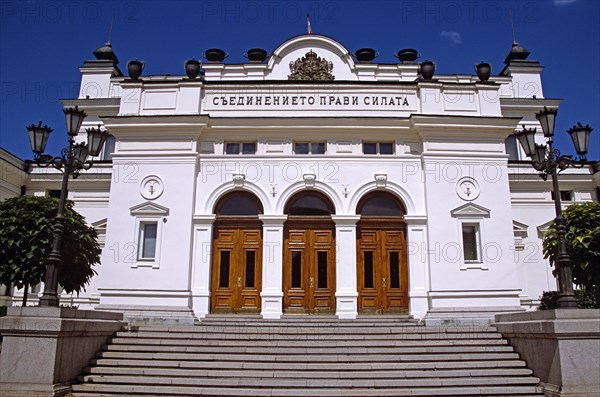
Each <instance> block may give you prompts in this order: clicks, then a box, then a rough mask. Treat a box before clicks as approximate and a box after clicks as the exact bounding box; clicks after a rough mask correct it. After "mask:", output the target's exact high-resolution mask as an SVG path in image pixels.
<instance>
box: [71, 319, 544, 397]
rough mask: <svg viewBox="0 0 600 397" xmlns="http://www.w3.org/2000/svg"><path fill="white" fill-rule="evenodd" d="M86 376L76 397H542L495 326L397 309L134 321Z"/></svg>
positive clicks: (79, 386) (521, 362) (99, 356)
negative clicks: (172, 323)
mask: <svg viewBox="0 0 600 397" xmlns="http://www.w3.org/2000/svg"><path fill="white" fill-rule="evenodd" d="M79 381H80V382H83V383H82V384H78V385H74V386H73V395H74V396H75V397H84V396H87V397H92V396H126V395H132V396H215V397H216V396H240V397H241V396H254V397H256V396H298V397H300V396H320V397H329V396H360V397H369V396H380V397H382V396H418V397H425V396H456V397H459V396H460V397H466V396H504V397H509V396H520V397H526V396H529V397H531V396H540V395H541V391H540V389H539V387H538V383H539V379H537V378H535V377H534V376H532V371H531V370H529V369H527V368H526V365H525V362H524V361H523V360H520V359H519V356H518V354H516V353H515V352H514V350H513V348H512V347H511V346H510V345H509V344H508V342H507V341H506V340H505V339H503V338H502V336H501V335H500V334H499V333H498V332H497V331H496V329H495V328H494V327H490V326H468V327H424V326H420V325H416V324H415V322H414V321H413V320H411V319H410V318H409V317H408V316H404V317H401V316H397V315H389V316H361V317H360V318H359V319H356V320H339V319H337V318H335V317H332V316H329V317H327V316H288V315H286V316H284V318H283V319H281V320H273V321H270V320H263V319H261V318H260V317H259V316H253V315H248V316H242V317H240V316H227V315H210V316H209V317H207V318H206V319H202V321H201V322H199V323H198V325H197V326H195V327H189V326H176V327H167V326H153V325H152V326H150V325H144V326H132V327H129V328H128V329H126V330H124V331H122V332H119V333H117V335H115V337H114V338H113V339H112V340H111V341H110V343H109V344H108V345H107V346H105V349H104V351H102V352H101V353H99V354H98V356H97V358H96V359H94V360H92V362H91V363H90V367H88V368H87V369H86V370H85V373H84V375H82V376H81V377H80V378H79Z"/></svg>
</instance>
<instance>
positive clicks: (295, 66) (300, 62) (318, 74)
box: [288, 50, 335, 80]
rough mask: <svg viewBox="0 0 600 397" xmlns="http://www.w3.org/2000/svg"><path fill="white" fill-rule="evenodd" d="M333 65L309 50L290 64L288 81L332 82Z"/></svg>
mask: <svg viewBox="0 0 600 397" xmlns="http://www.w3.org/2000/svg"><path fill="white" fill-rule="evenodd" d="M332 70H333V63H332V62H331V61H328V60H326V59H323V58H321V57H319V56H317V54H316V53H314V52H313V50H310V51H309V52H307V53H306V55H304V56H303V57H302V58H298V59H296V60H295V61H293V62H290V71H291V72H292V73H291V74H290V75H289V76H288V80H334V79H335V77H334V75H333V74H331V71H332Z"/></svg>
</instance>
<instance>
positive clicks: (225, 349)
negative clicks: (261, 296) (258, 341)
mask: <svg viewBox="0 0 600 397" xmlns="http://www.w3.org/2000/svg"><path fill="white" fill-rule="evenodd" d="M104 349H105V351H121V352H169V353H203V354H223V355H224V354H249V355H253V354H266V355H306V354H311V355H316V356H319V357H317V358H316V359H320V358H321V356H323V355H345V354H352V355H369V354H379V355H404V354H425V353H435V354H437V353H460V354H464V353H487V352H513V351H514V349H513V348H512V347H511V346H458V347H457V346H415V347H406V346H395V347H391V346H386V347H358V346H341V347H322V346H318V345H317V346H310V345H307V346H304V347H276V346H273V347H254V346H251V347H248V346H181V345H176V346H174V345H171V346H163V345H160V346H157V345H137V344H132V345H118V344H111V345H108V346H105V347H104Z"/></svg>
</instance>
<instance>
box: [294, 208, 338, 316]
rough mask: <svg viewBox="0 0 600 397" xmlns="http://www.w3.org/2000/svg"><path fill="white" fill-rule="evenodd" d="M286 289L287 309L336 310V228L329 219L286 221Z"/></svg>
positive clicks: (301, 310)
mask: <svg viewBox="0 0 600 397" xmlns="http://www.w3.org/2000/svg"><path fill="white" fill-rule="evenodd" d="M283 291H284V299H283V308H284V311H286V312H291V313H294V312H296V313H333V312H335V229H334V226H333V223H332V222H331V219H330V218H329V220H328V221H321V220H319V219H314V220H313V221H312V222H311V221H310V220H309V219H304V220H303V221H294V220H288V221H287V222H286V227H285V230H284V255H283Z"/></svg>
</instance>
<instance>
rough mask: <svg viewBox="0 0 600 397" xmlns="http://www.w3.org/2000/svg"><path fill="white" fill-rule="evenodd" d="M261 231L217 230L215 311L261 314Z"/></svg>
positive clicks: (215, 240)
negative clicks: (259, 312)
mask: <svg viewBox="0 0 600 397" xmlns="http://www.w3.org/2000/svg"><path fill="white" fill-rule="evenodd" d="M261 249H262V241H261V230H260V229H250V228H248V229H239V228H227V227H218V228H215V238H214V244H213V266H212V294H211V296H212V299H211V309H212V311H213V312H258V311H260V303H261V302H260V290H261V281H262V255H261Z"/></svg>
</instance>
